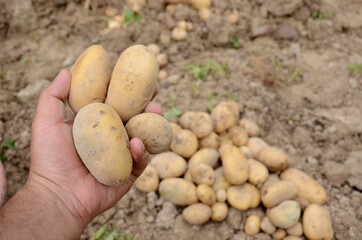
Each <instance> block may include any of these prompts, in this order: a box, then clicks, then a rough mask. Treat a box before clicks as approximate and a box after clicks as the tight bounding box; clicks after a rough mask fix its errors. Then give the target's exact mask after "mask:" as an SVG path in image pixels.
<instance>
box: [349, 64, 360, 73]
mask: <svg viewBox="0 0 362 240" xmlns="http://www.w3.org/2000/svg"><path fill="white" fill-rule="evenodd" d="M347 69H348V70H350V71H351V72H359V73H361V74H362V64H349V65H348V66H347Z"/></svg>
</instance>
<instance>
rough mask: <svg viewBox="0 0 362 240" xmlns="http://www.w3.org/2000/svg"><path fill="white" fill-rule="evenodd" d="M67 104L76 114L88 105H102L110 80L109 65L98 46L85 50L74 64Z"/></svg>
mask: <svg viewBox="0 0 362 240" xmlns="http://www.w3.org/2000/svg"><path fill="white" fill-rule="evenodd" d="M70 73H71V78H72V80H71V83H70V90H69V97H68V102H69V106H70V108H71V109H72V110H73V112H75V113H77V112H78V111H79V110H80V109H81V108H82V107H84V106H85V105H88V104H90V103H103V102H104V99H105V98H106V94H107V88H108V84H109V81H110V79H111V64H110V61H109V58H108V55H107V53H106V51H105V50H104V49H103V48H102V47H101V46H100V45H92V46H90V47H89V48H87V49H86V50H85V51H84V52H83V53H82V54H81V55H80V56H79V58H78V59H77V61H76V62H75V63H74V65H73V67H72V69H71V71H70Z"/></svg>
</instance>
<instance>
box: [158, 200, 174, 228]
mask: <svg viewBox="0 0 362 240" xmlns="http://www.w3.org/2000/svg"><path fill="white" fill-rule="evenodd" d="M176 215H177V210H176V207H175V205H173V204H172V203H170V202H165V203H164V204H163V205H162V210H161V211H160V212H159V213H158V214H157V219H156V227H159V228H161V229H165V230H167V229H170V228H171V227H172V226H173V225H174V221H175V217H176Z"/></svg>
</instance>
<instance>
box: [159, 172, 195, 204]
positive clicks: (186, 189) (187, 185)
mask: <svg viewBox="0 0 362 240" xmlns="http://www.w3.org/2000/svg"><path fill="white" fill-rule="evenodd" d="M158 191H159V193H160V196H161V197H163V198H164V199H165V200H166V201H169V202H171V203H173V204H175V205H178V206H187V205H191V204H193V203H196V202H197V201H198V198H197V194H196V187H195V185H194V184H193V183H191V182H189V181H187V180H185V179H182V178H166V179H164V180H162V181H161V182H160V185H159V187H158Z"/></svg>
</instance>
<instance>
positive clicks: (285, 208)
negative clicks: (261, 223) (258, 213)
mask: <svg viewBox="0 0 362 240" xmlns="http://www.w3.org/2000/svg"><path fill="white" fill-rule="evenodd" d="M300 213H301V209H300V205H299V203H298V202H297V201H293V200H285V201H283V202H281V203H280V204H279V205H278V206H276V207H274V208H272V209H270V211H268V212H267V215H268V218H269V219H270V221H271V222H272V223H273V224H274V225H275V226H277V227H280V228H284V229H287V228H290V227H292V226H294V225H295V224H296V223H297V222H298V220H299V218H300Z"/></svg>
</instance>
